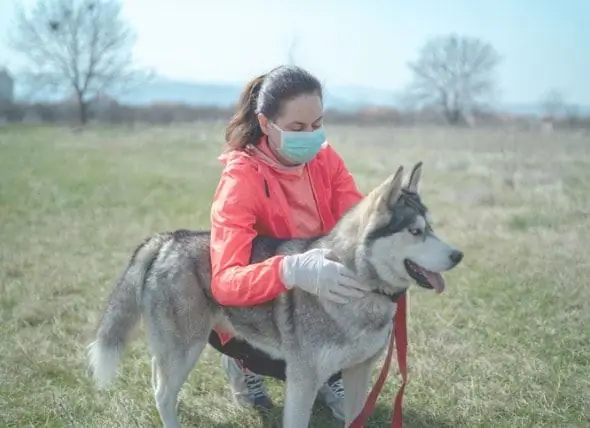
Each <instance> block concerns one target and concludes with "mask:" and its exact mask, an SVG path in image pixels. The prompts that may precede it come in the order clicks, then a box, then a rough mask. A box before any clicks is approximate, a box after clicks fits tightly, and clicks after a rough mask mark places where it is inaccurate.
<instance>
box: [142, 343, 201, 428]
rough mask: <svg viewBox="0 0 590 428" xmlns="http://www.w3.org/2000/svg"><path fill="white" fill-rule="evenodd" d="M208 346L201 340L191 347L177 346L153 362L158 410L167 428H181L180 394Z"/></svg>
mask: <svg viewBox="0 0 590 428" xmlns="http://www.w3.org/2000/svg"><path fill="white" fill-rule="evenodd" d="M206 345H207V340H206V339H203V340H199V341H198V342H196V343H193V344H192V346H190V347H183V346H179V345H178V344H177V345H176V346H171V347H170V348H168V349H167V350H162V351H163V352H162V353H160V354H159V355H156V356H155V357H154V359H153V360H152V364H153V366H152V384H153V385H154V388H155V391H154V395H155V399H156V408H157V409H158V413H159V414H160V419H161V420H162V423H163V424H164V427H166V428H180V421H179V419H178V414H177V412H176V404H177V401H178V394H179V393H180V390H181V388H182V386H183V385H184V382H185V381H186V379H187V378H188V375H189V374H190V371H191V370H192V368H193V367H194V366H195V364H196V362H197V360H198V359H199V356H200V355H201V353H202V352H203V350H204V349H205V346H206Z"/></svg>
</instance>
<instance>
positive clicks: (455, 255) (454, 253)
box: [449, 250, 463, 265]
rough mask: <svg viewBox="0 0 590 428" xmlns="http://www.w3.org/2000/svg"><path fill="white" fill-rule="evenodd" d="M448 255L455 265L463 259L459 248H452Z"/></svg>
mask: <svg viewBox="0 0 590 428" xmlns="http://www.w3.org/2000/svg"><path fill="white" fill-rule="evenodd" d="M449 257H450V258H451V261H452V262H453V263H454V264H456V265H457V264H459V262H460V261H461V260H463V253H462V252H461V251H459V250H453V251H452V252H451V255H450V256H449Z"/></svg>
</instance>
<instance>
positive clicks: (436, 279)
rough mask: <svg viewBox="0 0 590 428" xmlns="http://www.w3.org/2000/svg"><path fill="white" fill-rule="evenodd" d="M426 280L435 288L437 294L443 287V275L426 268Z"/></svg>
mask: <svg viewBox="0 0 590 428" xmlns="http://www.w3.org/2000/svg"><path fill="white" fill-rule="evenodd" d="M424 274H425V275H426V278H427V279H428V282H429V283H430V285H432V287H433V288H434V289H435V290H436V293H437V294H440V293H442V292H443V291H444V289H445V279H444V278H443V276H442V275H441V274H440V273H438V272H429V271H427V270H425V271H424Z"/></svg>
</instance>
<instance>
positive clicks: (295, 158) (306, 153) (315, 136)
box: [271, 122, 326, 163]
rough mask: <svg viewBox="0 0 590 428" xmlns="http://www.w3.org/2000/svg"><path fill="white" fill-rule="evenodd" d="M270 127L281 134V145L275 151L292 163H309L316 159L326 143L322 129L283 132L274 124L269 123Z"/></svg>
mask: <svg viewBox="0 0 590 428" xmlns="http://www.w3.org/2000/svg"><path fill="white" fill-rule="evenodd" d="M271 125H272V126H273V128H275V129H276V130H277V131H279V132H280V133H281V144H280V146H279V147H277V151H278V152H279V154H280V155H281V156H282V157H284V158H285V159H287V160H288V161H290V162H293V163H306V162H309V161H310V160H312V159H313V158H315V157H316V155H317V154H318V152H319V151H320V149H321V148H322V144H324V142H325V141H326V133H325V131H324V128H323V127H321V128H318V129H316V130H315V131H283V130H282V129H281V128H279V127H278V125H276V124H275V123H272V122H271Z"/></svg>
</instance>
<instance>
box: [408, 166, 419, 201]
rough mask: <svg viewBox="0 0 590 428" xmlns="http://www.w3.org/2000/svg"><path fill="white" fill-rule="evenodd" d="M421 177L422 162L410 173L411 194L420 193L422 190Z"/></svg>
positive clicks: (409, 186)
mask: <svg viewBox="0 0 590 428" xmlns="http://www.w3.org/2000/svg"><path fill="white" fill-rule="evenodd" d="M420 177H422V161H420V162H418V163H417V164H416V165H414V168H412V172H411V173H410V179H409V180H408V190H409V191H410V192H412V193H418V191H419V190H420Z"/></svg>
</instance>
